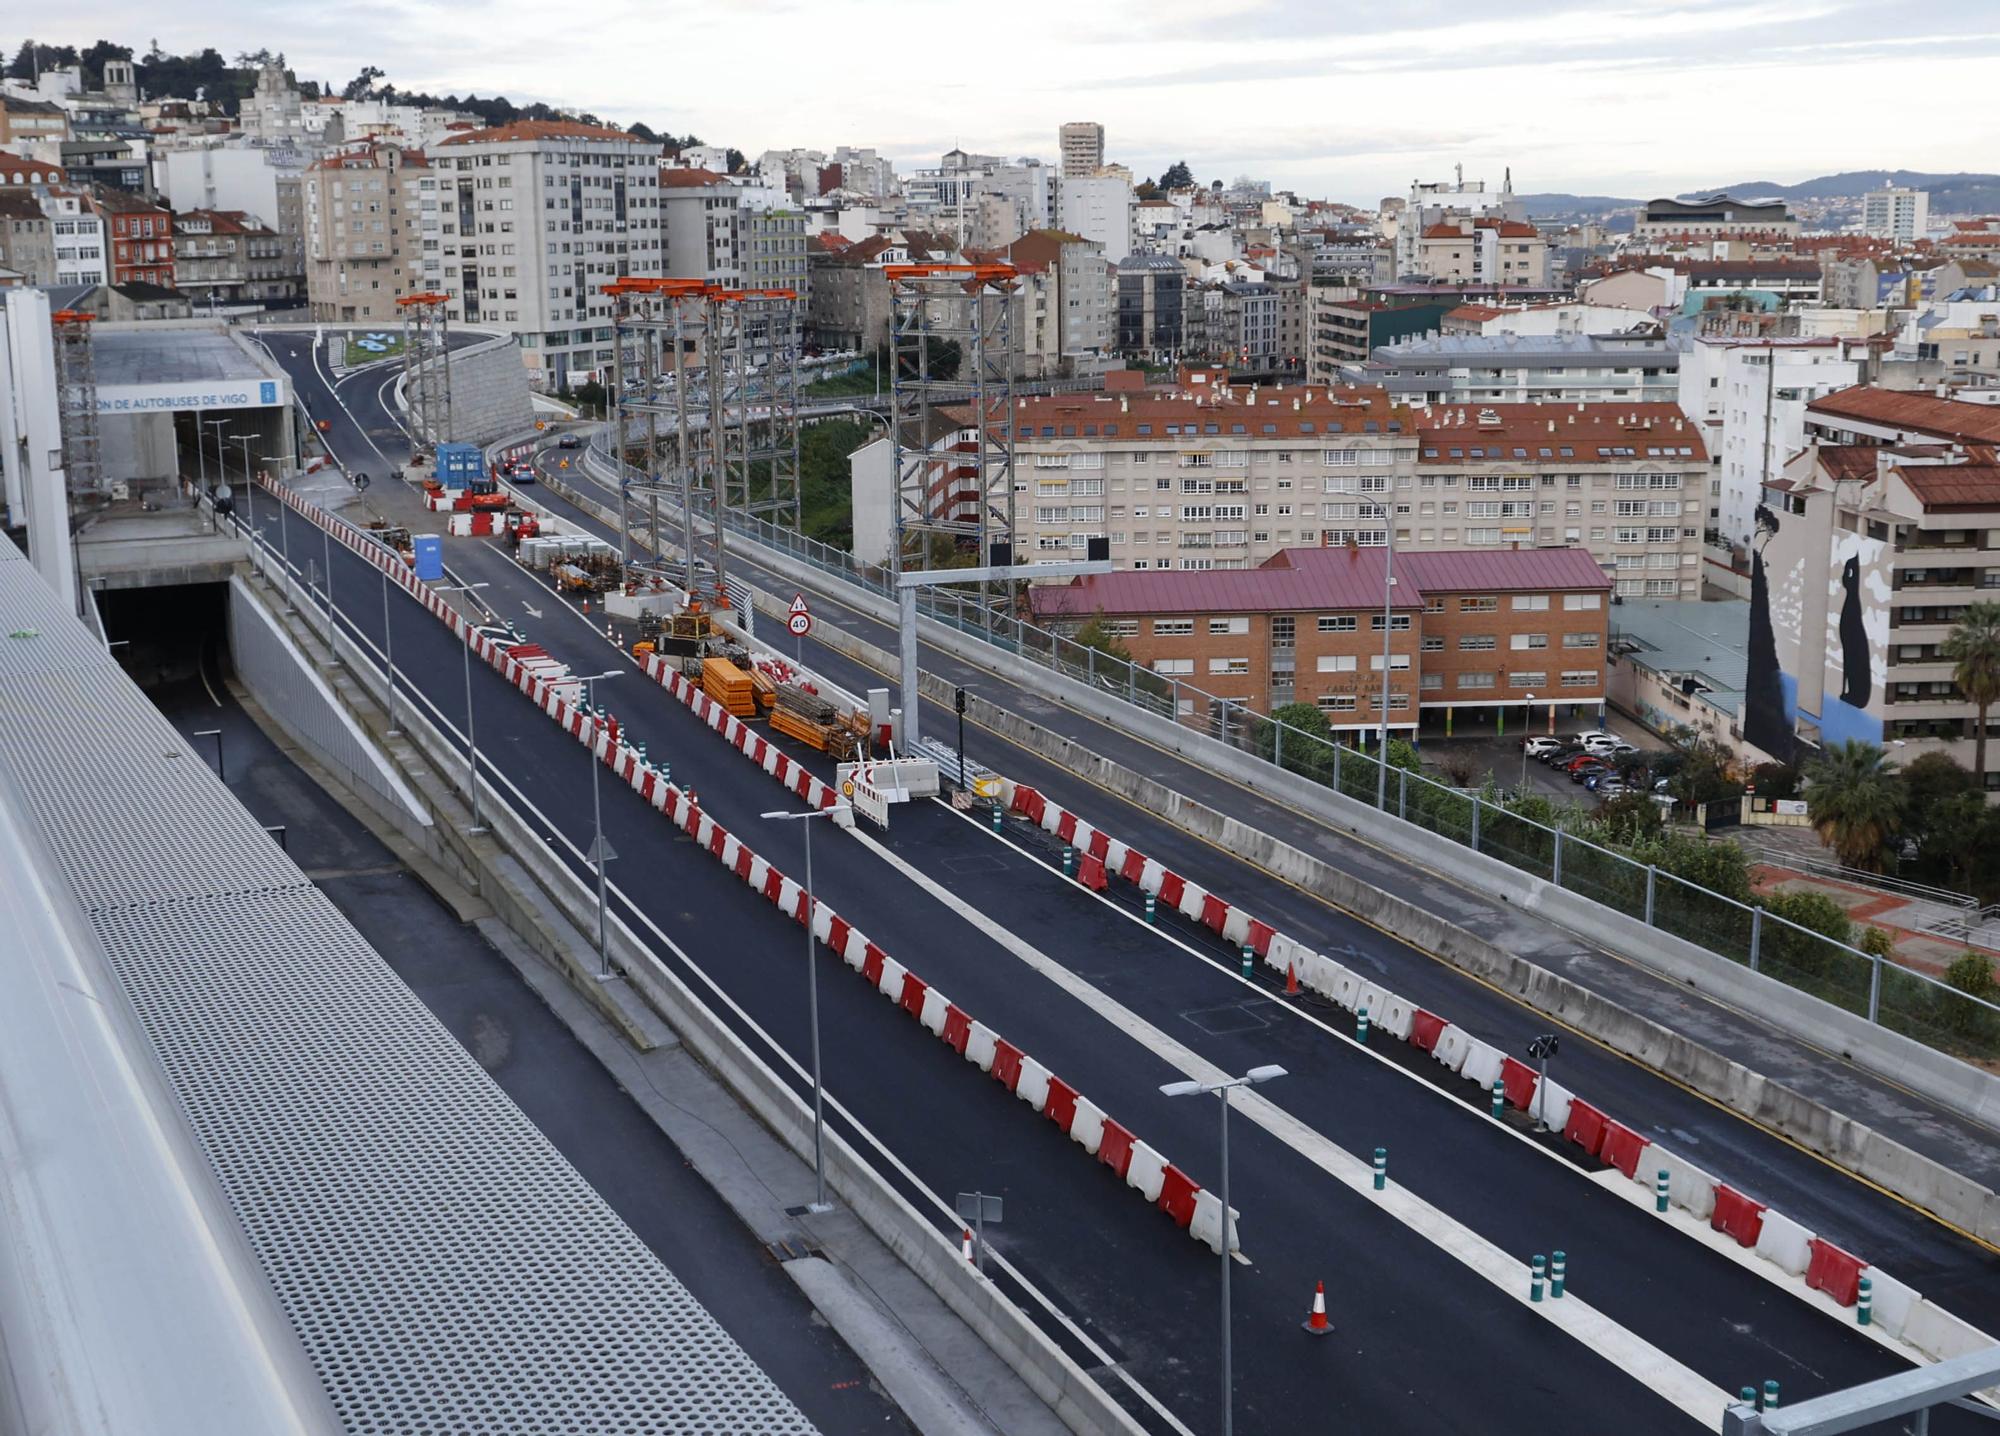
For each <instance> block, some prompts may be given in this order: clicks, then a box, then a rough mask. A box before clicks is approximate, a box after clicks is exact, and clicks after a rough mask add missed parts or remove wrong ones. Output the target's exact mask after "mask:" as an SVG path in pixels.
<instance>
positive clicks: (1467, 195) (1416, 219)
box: [1384, 168, 1527, 279]
mask: <svg viewBox="0 0 2000 1436" xmlns="http://www.w3.org/2000/svg"><path fill="white" fill-rule="evenodd" d="M1525 218H1527V210H1526V209H1525V208H1524V207H1523V206H1522V205H1521V203H1520V202H1519V201H1518V200H1516V199H1515V198H1514V172H1513V171H1512V170H1511V169H1510V170H1508V171H1507V176H1506V181H1505V183H1503V184H1502V185H1501V186H1500V188H1499V189H1493V188H1491V187H1490V186H1489V185H1488V184H1487V183H1486V182H1485V181H1484V180H1467V179H1466V178H1465V173H1464V170H1463V169H1462V168H1461V169H1460V171H1459V173H1458V175H1457V177H1456V178H1455V179H1453V180H1451V181H1449V182H1446V181H1443V180H1437V181H1431V182H1428V183H1426V182H1423V181H1416V182H1413V183H1412V184H1411V185H1410V197H1409V199H1408V200H1407V201H1406V202H1405V203H1404V204H1403V205H1402V206H1401V207H1400V208H1399V209H1391V208H1389V206H1388V202H1386V201H1385V213H1384V219H1385V220H1387V221H1388V223H1387V224H1386V225H1385V228H1393V230H1394V238H1395V241H1396V277H1397V278H1399V279H1400V278H1401V277H1402V276H1404V275H1406V274H1415V273H1417V272H1418V258H1419V255H1418V246H1419V243H1420V242H1421V240H1422V238H1423V233H1424V231H1425V230H1427V229H1429V228H1431V227H1432V226H1434V225H1439V224H1443V223H1446V222H1447V221H1453V220H1459V219H1507V220H1521V219H1525Z"/></svg>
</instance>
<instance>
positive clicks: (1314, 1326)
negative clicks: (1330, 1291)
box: [1299, 1281, 1333, 1336]
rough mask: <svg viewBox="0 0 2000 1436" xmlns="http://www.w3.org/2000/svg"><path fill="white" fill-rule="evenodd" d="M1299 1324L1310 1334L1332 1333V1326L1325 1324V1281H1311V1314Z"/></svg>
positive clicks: (1329, 1334) (1323, 1334) (1322, 1334)
mask: <svg viewBox="0 0 2000 1436" xmlns="http://www.w3.org/2000/svg"><path fill="white" fill-rule="evenodd" d="M1299 1325H1301V1326H1303V1327H1304V1328H1305V1329H1306V1332H1307V1334H1308V1335H1311V1336H1331V1335H1333V1328H1332V1327H1331V1326H1328V1325H1327V1324H1326V1283H1325V1282H1323V1281H1320V1282H1314V1283H1313V1309H1312V1314H1311V1315H1310V1316H1308V1317H1307V1318H1306V1319H1305V1320H1304V1321H1302V1322H1300V1323H1299Z"/></svg>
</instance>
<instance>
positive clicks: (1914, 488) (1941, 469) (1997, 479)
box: [1896, 463, 2000, 510]
mask: <svg viewBox="0 0 2000 1436" xmlns="http://www.w3.org/2000/svg"><path fill="white" fill-rule="evenodd" d="M1896 472H1897V474H1898V475H1899V476H1901V478H1902V480H1903V482H1904V483H1905V484H1907V485H1909V488H1910V492H1911V493H1913V494H1915V495H1916V496H1917V501H1918V502H1919V503H1921V504H1922V505H1923V506H1924V507H1925V508H1926V509H1943V510H1969V509H2000V464H1992V463H1986V464H1916V465H1912V466H1910V467H1908V468H1904V467H1900V466H1899V467H1898V468H1897V470H1896Z"/></svg>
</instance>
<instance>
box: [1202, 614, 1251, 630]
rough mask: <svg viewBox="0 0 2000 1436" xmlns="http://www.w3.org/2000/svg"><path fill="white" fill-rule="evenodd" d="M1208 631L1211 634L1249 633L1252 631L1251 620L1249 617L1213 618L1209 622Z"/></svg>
mask: <svg viewBox="0 0 2000 1436" xmlns="http://www.w3.org/2000/svg"><path fill="white" fill-rule="evenodd" d="M1208 631H1209V632H1210V633H1248V632H1249V631H1250V619H1249V618H1248V617H1247V616H1238V617H1234V618H1211V619H1210V620H1209V621H1208Z"/></svg>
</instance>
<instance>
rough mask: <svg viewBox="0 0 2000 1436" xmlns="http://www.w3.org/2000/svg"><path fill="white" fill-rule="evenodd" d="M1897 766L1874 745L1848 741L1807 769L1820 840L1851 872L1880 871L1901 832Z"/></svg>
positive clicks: (1809, 798)
mask: <svg viewBox="0 0 2000 1436" xmlns="http://www.w3.org/2000/svg"><path fill="white" fill-rule="evenodd" d="M1904 801H1905V800H1904V793H1903V787H1902V784H1901V783H1900V782H1899V781H1897V778H1896V770H1895V765H1894V764H1892V763H1890V762H1889V761H1888V760H1887V758H1885V757H1884V756H1883V753H1882V749H1881V748H1880V747H1878V746H1877V745H1875V744H1873V743H1864V742H1862V741H1861V740H1860V739H1858V738H1850V739H1848V740H1847V741H1846V742H1844V743H1842V744H1840V745H1839V746H1838V747H1833V748H1828V749H1827V750H1826V751H1825V752H1824V753H1822V754H1821V755H1820V756H1819V757H1817V758H1815V759H1814V760H1813V761H1812V762H1811V763H1809V764H1807V766H1806V802H1807V803H1808V804H1810V805H1811V808H1812V824H1813V827H1814V829H1815V830H1816V831H1817V832H1818V833H1819V837H1820V841H1821V842H1823V843H1825V844H1826V845H1827V846H1828V847H1830V848H1832V849H1833V851H1834V853H1835V854H1836V855H1837V856H1838V857H1839V859H1840V861H1841V862H1843V863H1845V864H1846V865H1847V866H1849V867H1852V868H1863V869H1866V870H1868V871H1870V872H1879V871H1881V869H1882V866H1883V863H1884V861H1885V860H1886V859H1887V858H1888V856H1889V852H1890V844H1891V843H1892V842H1893V841H1894V840H1895V838H1896V835H1897V834H1898V833H1899V832H1900V831H1901V830H1902V824H1903V809H1904Z"/></svg>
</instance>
